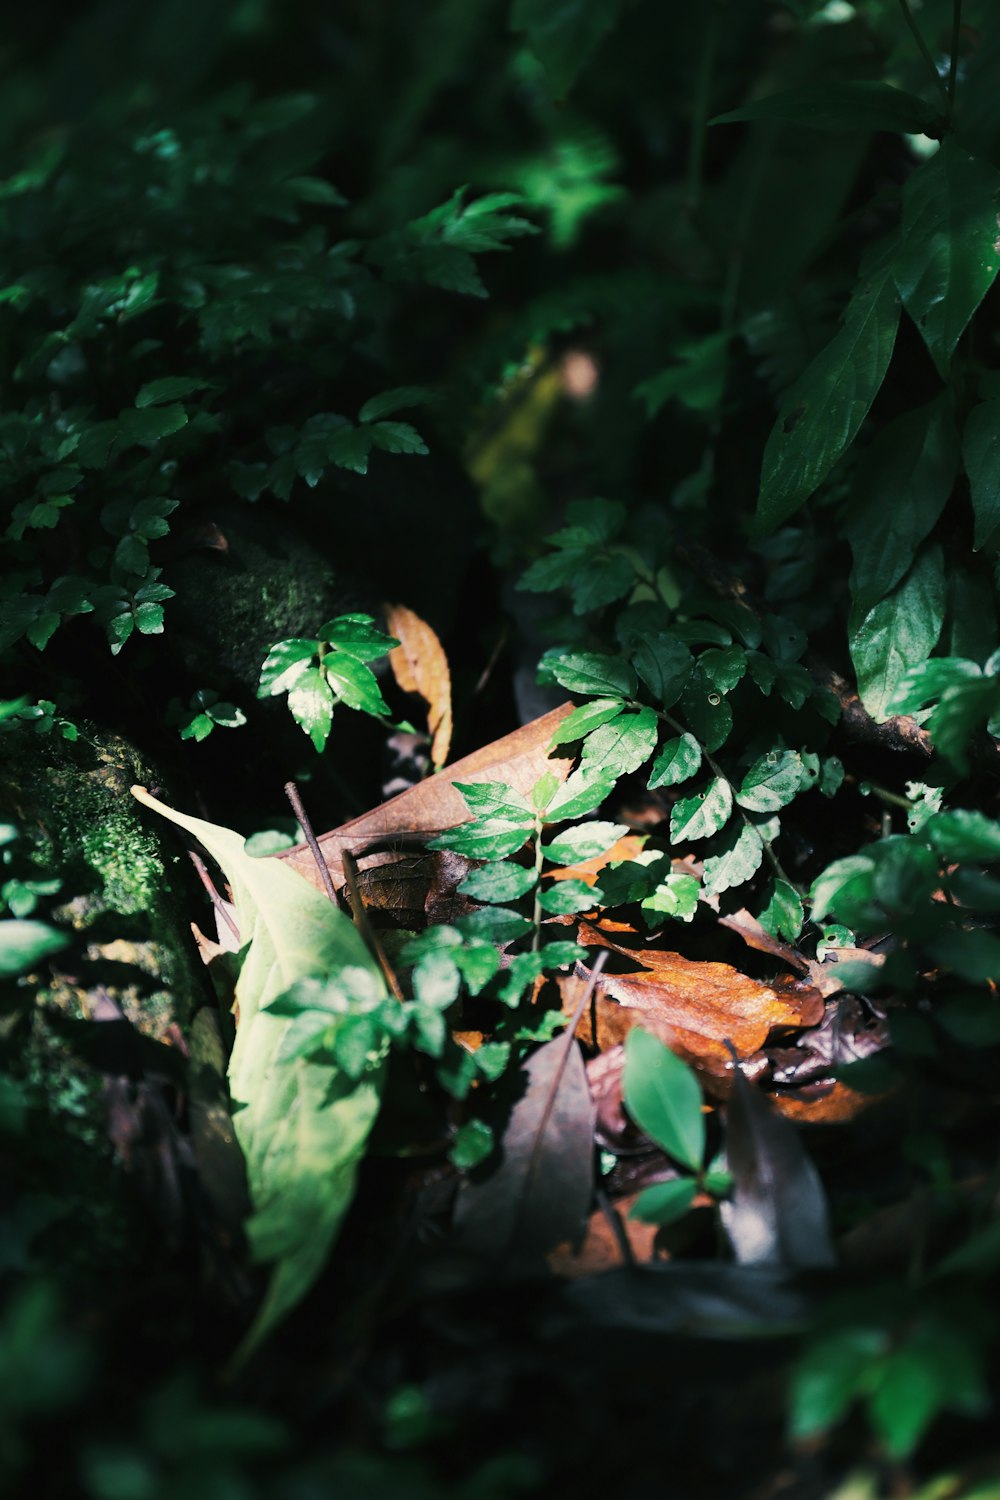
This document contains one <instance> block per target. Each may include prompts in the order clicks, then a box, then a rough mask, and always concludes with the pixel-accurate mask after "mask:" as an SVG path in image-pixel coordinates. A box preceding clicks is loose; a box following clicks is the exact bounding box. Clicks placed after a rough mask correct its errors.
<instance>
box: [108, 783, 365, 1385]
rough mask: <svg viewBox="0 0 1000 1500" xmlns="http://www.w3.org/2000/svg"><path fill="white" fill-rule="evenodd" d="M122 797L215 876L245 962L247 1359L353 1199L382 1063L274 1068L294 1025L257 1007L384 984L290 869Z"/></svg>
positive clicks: (238, 1078) (311, 1269)
mask: <svg viewBox="0 0 1000 1500" xmlns="http://www.w3.org/2000/svg"><path fill="white" fill-rule="evenodd" d="M132 791H133V795H134V796H135V797H137V798H138V800H139V801H140V802H142V803H143V804H144V805H145V806H146V807H149V808H151V809H152V810H153V811H154V812H158V813H160V814H161V815H162V816H163V817H165V818H169V819H170V821H171V822H173V823H177V824H178V825H179V826H180V827H181V828H184V829H185V830H186V831H187V832H188V833H190V834H193V836H194V837H195V838H196V839H198V840H199V842H200V843H201V844H202V845H204V847H205V848H206V849H207V850H208V852H209V854H211V856H212V857H213V859H215V860H216V862H217V863H218V864H219V866H220V867H221V869H222V871H223V873H224V875H225V877H226V879H227V881H228V883H229V886H230V888H231V891H232V895H233V899H234V903H235V908H236V923H237V926H238V928H239V932H240V939H241V944H242V951H243V953H244V957H243V962H242V966H241V969H240V975H239V980H238V982H237V992H236V993H237V1000H238V1002H239V1012H240V1023H239V1028H238V1030H237V1033H236V1042H235V1046H234V1048H233V1052H232V1056H231V1057H230V1060H229V1087H230V1093H231V1095H232V1099H233V1103H234V1105H235V1107H236V1113H235V1116H234V1123H235V1128H236V1133H237V1136H238V1138H239V1142H240V1145H241V1146H242V1148H243V1153H244V1156H245V1158H246V1164H247V1181H248V1185H249V1189H250V1198H251V1203H252V1207H253V1213H252V1216H251V1218H250V1220H249V1222H248V1224H247V1233H248V1236H249V1238H250V1242H251V1245H252V1247H253V1251H254V1254H255V1256H256V1257H257V1259H258V1260H261V1261H264V1262H270V1263H272V1264H273V1271H272V1274H271V1280H270V1284H269V1286H268V1290H267V1293H266V1295H265V1298H264V1302H263V1304H262V1305H261V1307H260V1308H259V1310H258V1312H257V1316H256V1319H255V1320H254V1323H253V1325H252V1327H251V1328H250V1331H249V1332H248V1334H247V1335H246V1337H245V1339H244V1342H243V1345H242V1349H241V1356H243V1357H245V1356H246V1355H248V1354H249V1353H251V1352H252V1351H253V1349H254V1348H256V1347H257V1345H258V1344H259V1343H260V1341H261V1340H262V1339H263V1338H264V1337H265V1336H266V1334H267V1333H268V1332H270V1330H271V1329H272V1328H273V1327H274V1326H275V1324H276V1323H278V1322H279V1321H280V1320H281V1319H282V1318H283V1317H284V1316H285V1315H286V1313H288V1312H289V1311H290V1310H291V1308H292V1307H294V1306H295V1304H296V1303H297V1302H299V1301H300V1300H301V1298H302V1297H303V1296H304V1295H305V1293H306V1292H307V1291H308V1290H309V1288H310V1286H311V1285H312V1283H313V1282H314V1281H315V1279H316V1277H317V1276H318V1275H319V1273H320V1271H321V1270H322V1268H323V1265H324V1263H325V1261H326V1258H327V1256H328V1254H329V1251H330V1248H331V1246H332V1244H333V1241H334V1239H335V1238H336V1235H337V1232H338V1230H339V1228H340V1225H341V1222H342V1220H343V1217H344V1215H345V1213H346V1212H347V1209H348V1207H349V1206H350V1203H351V1199H352V1197H353V1195H354V1181H355V1176H356V1173H357V1168H358V1164H359V1162H360V1160H361V1157H362V1155H363V1153H364V1148H365V1143H366V1141H367V1139H368V1134H369V1131H370V1130H371V1127H372V1125H373V1124H374V1123H375V1117H376V1115H377V1114H378V1108H379V1103H380V1100H381V1090H382V1081H383V1073H384V1065H383V1059H382V1057H381V1056H373V1057H372V1059H371V1061H370V1065H369V1066H368V1068H367V1069H366V1071H365V1072H363V1073H362V1075H361V1077H360V1078H359V1079H357V1081H355V1080H353V1079H350V1078H347V1077H346V1076H345V1075H344V1074H342V1073H341V1072H340V1070H339V1069H338V1068H336V1067H335V1066H334V1065H332V1064H328V1063H326V1062H323V1063H320V1062H313V1061H309V1060H303V1059H299V1060H298V1061H297V1062H295V1064H294V1065H292V1066H284V1067H278V1066H276V1065H275V1058H276V1056H277V1054H278V1050H279V1048H280V1046H281V1043H282V1041H283V1039H284V1037H285V1035H286V1033H287V1030H288V1028H289V1027H290V1026H291V1025H292V1024H293V1023H292V1021H291V1020H290V1019H289V1018H287V1017H284V1016H280V1015H276V1014H274V1013H273V1012H271V1011H269V1010H268V1009H267V1007H268V1005H269V1004H270V1002H271V1001H273V1000H275V999H276V998H277V997H278V996H279V995H280V994H282V993H283V992H284V991H285V990H287V989H288V988H289V986H291V985H292V984H294V983H295V982H296V981H297V980H299V979H303V978H306V977H308V976H311V975H322V976H323V977H324V978H325V979H327V980H330V979H333V978H334V977H335V976H336V975H337V974H338V973H340V972H342V971H343V970H345V969H347V968H353V969H359V968H360V969H363V970H365V971H366V972H367V974H368V975H369V976H370V982H371V983H372V984H373V985H375V986H377V988H378V989H379V990H381V991H383V992H384V982H383V980H382V975H381V971H380V970H379V969H378V968H377V966H376V965H375V964H374V963H373V962H372V959H371V958H370V957H369V954H368V951H367V949H366V948H365V946H364V943H363V942H362V940H361V937H360V936H359V934H358V932H357V931H356V930H355V928H354V927H353V925H352V924H351V922H350V921H349V920H348V919H347V917H345V916H344V914H343V913H342V912H341V911H339V910H338V909H337V907H336V906H334V905H333V903H332V902H330V901H329V900H328V899H327V898H326V897H325V896H322V895H320V893H319V892H318V891H316V890H314V889H313V888H312V887H310V886H309V885H307V884H306V882H305V881H303V880H301V879H300V878H299V877H298V875H297V874H296V873H295V871H294V870H293V869H289V868H287V867H286V866H284V865H282V864H281V863H279V862H278V861H277V860H273V859H255V858H253V857H252V856H251V855H248V854H246V853H245V852H244V848H243V845H244V840H243V839H242V837H241V836H240V835H239V834H238V833H234V832H233V831H232V829H229V828H220V827H217V826H216V825H215V824H213V823H206V822H204V821H203V820H202V819H201V818H190V817H187V816H185V815H184V814H183V813H178V812H175V811H174V810H173V809H172V808H170V807H166V806H164V804H163V803H162V802H158V801H157V800H156V798H155V797H151V796H150V794H149V793H148V792H147V791H146V790H145V788H143V787H133V789H132Z"/></svg>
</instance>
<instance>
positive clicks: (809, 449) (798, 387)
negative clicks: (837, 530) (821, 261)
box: [757, 263, 899, 531]
mask: <svg viewBox="0 0 1000 1500" xmlns="http://www.w3.org/2000/svg"><path fill="white" fill-rule="evenodd" d="M898 324H899V300H898V297H897V295H896V288H895V285H894V284H893V280H892V274H891V265H890V264H889V263H885V264H883V265H882V266H880V267H879V268H878V269H877V270H874V271H872V272H870V274H869V275H868V276H867V277H865V279H864V280H863V281H862V282H861V285H860V286H859V287H858V290H857V291H856V292H855V294H854V297H853V298H852V300H851V304H850V306H849V308H848V310H847V313H846V315H845V318H844V323H843V327H842V328H841V329H840V331H839V333H837V334H836V335H835V336H834V337H833V339H832V340H831V341H830V343H829V344H827V346H826V348H825V349H823V350H821V351H820V353H819V354H817V355H816V357H815V359H813V361H812V363H811V364H809V365H808V366H807V368H806V369H805V371H804V372H803V374H802V375H801V376H800V377H799V379H798V380H797V381H796V382H795V384H794V385H793V386H792V387H791V389H790V390H789V391H788V393H787V394H786V396H785V397H784V399H783V401H782V403H781V407H780V410H779V412H778V420H777V422H776V423H775V425H774V427H773V429H772V431H771V436H770V437H769V438H768V442H767V447H766V449H765V451H764V463H763V469H762V471H761V481H760V497H759V499H758V502H757V521H758V525H759V527H760V529H761V530H763V531H773V530H774V528H775V527H776V526H779V525H780V524H781V522H782V521H785V520H787V519H788V517H789V516H790V515H793V514H794V512H795V511H796V510H798V509H799V507H800V506H801V505H802V504H803V503H804V502H805V501H806V500H808V498H809V496H810V495H811V494H812V493H813V491H814V490H815V489H817V488H818V486H819V485H820V484H821V483H822V482H823V480H824V479H825V478H826V476H827V474H829V472H830V470H831V469H832V468H833V466H834V464H835V463H836V462H837V459H838V458H839V457H840V456H841V454H842V453H843V452H844V451H845V450H846V449H847V448H849V447H850V445H851V443H853V441H854V439H855V438H856V437H857V435H858V431H859V430H860V427H861V424H862V422H863V421H864V419H865V417H866V416H867V415H868V410H869V408H870V407H871V404H872V402H873V401H874V399H875V397H876V395H877V394H878V391H879V387H880V386H881V384H882V381H883V378H884V376H885V372H886V370H887V369H888V366H889V359H890V357H891V355H892V350H893V345H894V344H895V341H896V329H897V327H898Z"/></svg>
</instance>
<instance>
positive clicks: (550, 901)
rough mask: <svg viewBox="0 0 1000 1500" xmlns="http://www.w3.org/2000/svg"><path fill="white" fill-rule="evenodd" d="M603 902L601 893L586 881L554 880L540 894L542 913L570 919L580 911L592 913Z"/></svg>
mask: <svg viewBox="0 0 1000 1500" xmlns="http://www.w3.org/2000/svg"><path fill="white" fill-rule="evenodd" d="M600 900H601V891H600V889H599V888H598V887H597V886H596V885H588V884H587V882H586V881H585V880H554V881H552V882H551V884H549V885H547V886H546V887H545V888H544V890H542V891H540V892H539V895H538V904H539V906H540V907H541V908H542V911H547V912H551V913H552V914H553V915H554V916H558V917H569V916H573V915H574V914H575V913H576V912H578V911H590V910H592V908H593V907H595V906H597V905H598V904H599V903H600Z"/></svg>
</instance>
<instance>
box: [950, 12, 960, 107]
mask: <svg viewBox="0 0 1000 1500" xmlns="http://www.w3.org/2000/svg"><path fill="white" fill-rule="evenodd" d="M961 40H962V0H952V7H951V56H950V57H949V59H948V100H949V103H950V106H951V110H950V111H949V113H951V112H953V111H954V108H955V85H956V83H957V82H958V49H959V47H960V45H961Z"/></svg>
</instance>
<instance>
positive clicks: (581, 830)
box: [543, 822, 628, 865]
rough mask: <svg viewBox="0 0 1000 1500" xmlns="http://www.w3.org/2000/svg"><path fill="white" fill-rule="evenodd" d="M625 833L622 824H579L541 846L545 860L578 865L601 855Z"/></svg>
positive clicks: (624, 826) (626, 830)
mask: <svg viewBox="0 0 1000 1500" xmlns="http://www.w3.org/2000/svg"><path fill="white" fill-rule="evenodd" d="M627 832H628V828H627V827H626V825H625V824H624V823H599V822H594V823H580V824H578V825H577V827H576V828H566V829H564V830H563V832H562V833H559V834H557V835H556V837H555V838H554V839H553V840H552V841H551V843H548V844H545V845H543V849H544V853H545V858H546V859H547V860H549V861H550V862H551V863H553V864H560V865H575V864H579V863H580V861H581V860H585V859H593V858H594V856H595V855H596V854H603V853H604V851H605V849H610V848H611V846H612V844H614V843H616V842H617V840H618V839H620V838H621V836H622V834H623V833H627Z"/></svg>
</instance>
